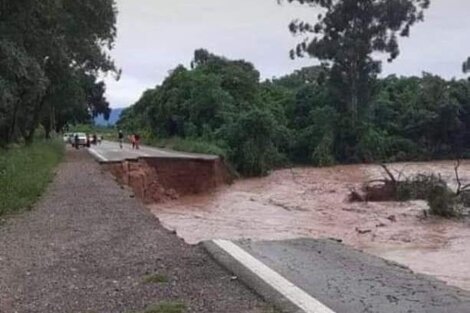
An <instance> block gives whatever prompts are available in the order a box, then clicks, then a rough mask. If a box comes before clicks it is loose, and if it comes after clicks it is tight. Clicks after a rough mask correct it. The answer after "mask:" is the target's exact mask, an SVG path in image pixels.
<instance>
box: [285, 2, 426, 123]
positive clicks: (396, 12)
mask: <svg viewBox="0 0 470 313" xmlns="http://www.w3.org/2000/svg"><path fill="white" fill-rule="evenodd" d="M287 1H288V2H289V3H292V2H298V3H300V4H302V5H309V6H311V7H314V8H317V9H318V8H319V9H321V11H322V13H321V14H319V15H318V17H317V20H316V21H315V22H313V23H311V22H307V21H301V20H295V21H293V22H292V23H291V24H290V26H289V29H290V31H291V32H292V33H293V34H295V35H298V34H301V35H305V38H304V39H303V41H302V42H301V43H299V44H298V45H297V46H296V48H295V49H293V50H292V51H291V57H292V58H295V57H303V56H305V55H309V56H312V57H315V58H317V59H319V60H320V61H322V62H325V63H327V64H329V65H330V66H331V69H332V73H331V79H332V82H333V86H335V87H336V89H337V91H338V94H339V96H340V100H341V104H342V107H341V108H339V109H340V111H343V112H347V113H349V115H350V118H351V122H352V124H353V126H354V125H355V124H356V122H357V120H358V114H359V113H360V110H361V107H359V106H364V107H366V105H367V104H368V103H369V101H370V96H371V83H372V80H374V79H375V78H376V76H377V74H378V73H380V71H381V62H380V61H379V60H376V59H374V58H373V54H374V53H377V52H378V53H385V54H386V55H388V61H389V62H391V61H393V60H394V59H395V58H396V57H397V56H398V54H399V47H398V39H397V38H398V36H409V34H410V28H411V27H412V26H413V25H414V24H415V23H417V22H420V21H422V20H423V11H424V10H425V9H426V8H428V7H429V4H430V0H287Z"/></svg>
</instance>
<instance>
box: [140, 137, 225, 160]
mask: <svg viewBox="0 0 470 313" xmlns="http://www.w3.org/2000/svg"><path fill="white" fill-rule="evenodd" d="M144 143H145V144H148V145H150V146H155V147H158V148H167V149H171V150H175V151H182V152H191V153H203V154H211V155H218V156H222V157H226V152H225V151H224V149H222V148H220V147H219V146H218V145H217V144H215V143H210V142H205V141H202V140H196V139H183V138H179V137H173V138H169V139H157V140H146V139H145V138H144Z"/></svg>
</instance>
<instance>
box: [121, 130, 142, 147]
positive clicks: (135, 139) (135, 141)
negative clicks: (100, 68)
mask: <svg viewBox="0 0 470 313" xmlns="http://www.w3.org/2000/svg"><path fill="white" fill-rule="evenodd" d="M118 139H119V147H120V148H121V149H122V147H123V143H124V133H123V132H122V131H121V130H120V131H119V133H118ZM128 140H129V141H130V142H131V143H132V149H136V150H139V149H140V135H139V134H137V133H134V134H132V135H130V136H129V137H128Z"/></svg>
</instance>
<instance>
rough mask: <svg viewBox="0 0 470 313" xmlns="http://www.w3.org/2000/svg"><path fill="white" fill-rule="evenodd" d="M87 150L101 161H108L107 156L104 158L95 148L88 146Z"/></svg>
mask: <svg viewBox="0 0 470 313" xmlns="http://www.w3.org/2000/svg"><path fill="white" fill-rule="evenodd" d="M88 151H89V152H90V153H91V154H93V155H94V156H95V157H97V158H98V159H99V160H101V161H103V162H106V161H108V159H107V158H105V157H104V156H103V155H102V154H101V153H99V152H98V151H96V150H95V149H92V148H88Z"/></svg>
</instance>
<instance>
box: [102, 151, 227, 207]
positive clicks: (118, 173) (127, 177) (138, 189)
mask: <svg viewBox="0 0 470 313" xmlns="http://www.w3.org/2000/svg"><path fill="white" fill-rule="evenodd" d="M103 167H104V168H105V169H106V170H108V171H109V172H111V173H112V174H113V175H114V176H115V177H116V178H117V180H118V181H119V183H121V184H123V185H127V186H130V187H131V188H132V189H133V191H134V193H135V195H136V196H137V197H139V198H140V199H142V200H143V201H144V202H145V203H147V204H149V203H159V202H163V201H166V200H174V199H178V198H179V197H182V196H186V195H193V194H201V193H206V192H209V191H211V190H214V189H216V188H217V187H219V186H221V185H226V184H230V183H232V182H233V180H234V175H233V174H232V172H231V171H230V169H229V167H228V166H227V165H226V164H225V162H224V161H223V160H222V159H220V158H211V159H203V158H201V159H197V158H183V157H140V158H138V159H128V160H125V161H119V162H109V163H104V164H103Z"/></svg>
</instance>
